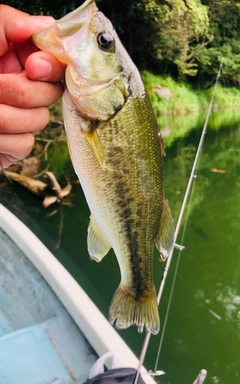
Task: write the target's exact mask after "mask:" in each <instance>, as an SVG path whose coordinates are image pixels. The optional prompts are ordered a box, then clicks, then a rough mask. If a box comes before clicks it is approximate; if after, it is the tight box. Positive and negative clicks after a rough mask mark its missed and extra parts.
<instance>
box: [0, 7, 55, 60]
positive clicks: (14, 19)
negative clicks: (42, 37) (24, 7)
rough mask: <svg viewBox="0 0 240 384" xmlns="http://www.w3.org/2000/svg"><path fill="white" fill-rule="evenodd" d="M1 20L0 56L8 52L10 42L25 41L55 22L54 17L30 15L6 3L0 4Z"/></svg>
mask: <svg viewBox="0 0 240 384" xmlns="http://www.w3.org/2000/svg"><path fill="white" fill-rule="evenodd" d="M0 20H1V26H0V41H1V45H0V56H2V55H3V54H4V53H6V52H7V50H8V47H9V42H13V43H21V42H24V41H26V40H27V39H28V38H29V37H30V36H31V35H32V34H33V33H35V32H38V31H40V30H42V29H44V28H46V27H47V26H49V25H51V24H52V23H53V22H54V19H53V18H52V17H46V16H42V17H41V16H36V17H34V16H30V15H28V14H27V13H24V12H21V11H19V10H17V9H14V8H12V7H9V6H7V5H4V4H0Z"/></svg>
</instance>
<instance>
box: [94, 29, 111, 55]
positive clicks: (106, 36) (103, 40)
mask: <svg viewBox="0 0 240 384" xmlns="http://www.w3.org/2000/svg"><path fill="white" fill-rule="evenodd" d="M97 43H98V46H99V48H100V49H101V50H103V51H108V52H114V51H115V40H114V37H113V36H112V35H111V33H109V32H100V33H99V34H98V35H97Z"/></svg>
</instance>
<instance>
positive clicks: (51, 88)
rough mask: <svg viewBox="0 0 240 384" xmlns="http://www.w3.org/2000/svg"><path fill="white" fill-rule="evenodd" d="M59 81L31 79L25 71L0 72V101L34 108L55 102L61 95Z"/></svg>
mask: <svg viewBox="0 0 240 384" xmlns="http://www.w3.org/2000/svg"><path fill="white" fill-rule="evenodd" d="M62 90H63V87H62V84H61V83H47V82H42V81H32V80H30V79H28V77H27V75H26V73H24V72H22V73H20V74H12V73H7V74H4V75H3V74H0V103H2V104H7V105H10V106H13V107H21V108H36V107H42V106H48V105H50V104H53V103H55V102H56V101H57V100H58V99H59V98H60V97H61V95H62Z"/></svg>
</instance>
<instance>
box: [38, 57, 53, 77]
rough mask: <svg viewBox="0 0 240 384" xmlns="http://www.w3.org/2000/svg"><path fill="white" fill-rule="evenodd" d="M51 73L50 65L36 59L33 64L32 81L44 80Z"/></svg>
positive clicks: (45, 61)
mask: <svg viewBox="0 0 240 384" xmlns="http://www.w3.org/2000/svg"><path fill="white" fill-rule="evenodd" d="M51 71H52V65H51V64H50V63H49V62H48V61H47V60H44V59H40V58H38V59H37V60H36V62H35V70H34V79H35V80H45V79H46V78H47V77H48V75H49V74H50V73H51Z"/></svg>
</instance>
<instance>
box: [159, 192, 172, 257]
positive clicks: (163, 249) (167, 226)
mask: <svg viewBox="0 0 240 384" xmlns="http://www.w3.org/2000/svg"><path fill="white" fill-rule="evenodd" d="M155 244H156V247H157V249H158V250H159V252H160V256H161V259H162V260H163V261H165V260H166V259H167V257H168V254H169V253H170V251H171V250H172V248H173V246H174V225H173V218H172V214H171V211H170V208H169V205H168V202H167V200H166V199H165V198H164V199H163V212H162V216H161V221H160V226H159V231H158V234H157V236H156V238H155Z"/></svg>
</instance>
